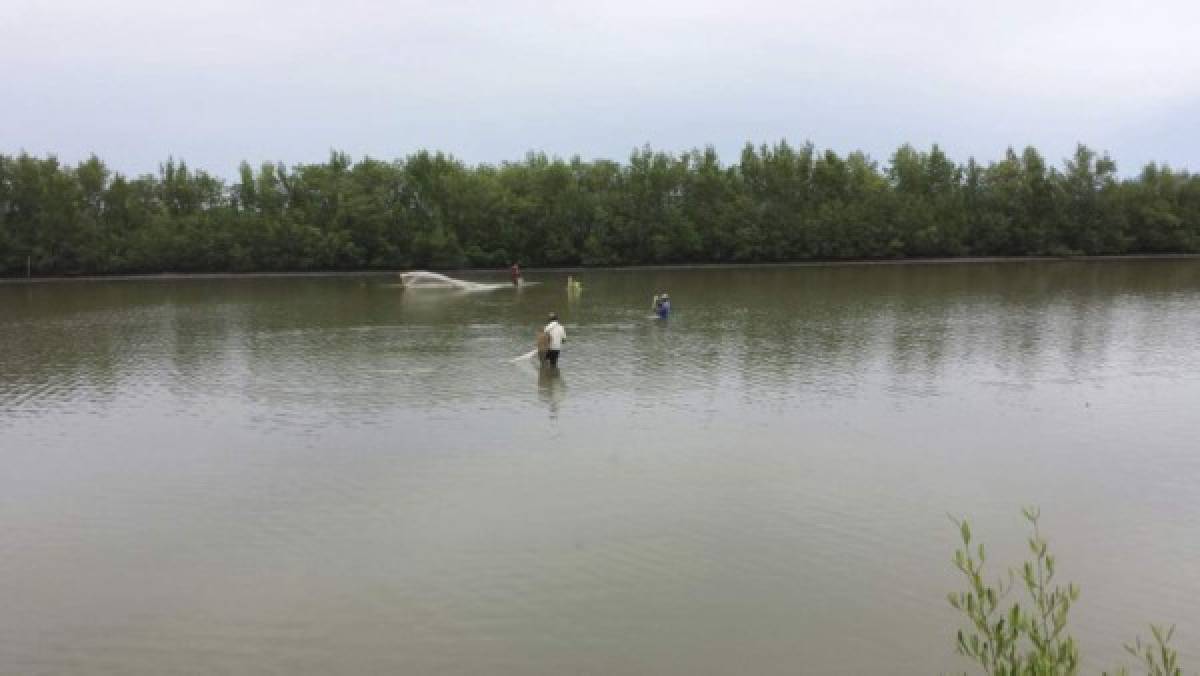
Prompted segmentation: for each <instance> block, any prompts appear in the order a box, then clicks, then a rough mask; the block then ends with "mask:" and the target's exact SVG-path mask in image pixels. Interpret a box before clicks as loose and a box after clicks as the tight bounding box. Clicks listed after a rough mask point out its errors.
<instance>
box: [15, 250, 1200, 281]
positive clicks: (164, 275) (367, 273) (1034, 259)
mask: <svg viewBox="0 0 1200 676" xmlns="http://www.w3.org/2000/svg"><path fill="white" fill-rule="evenodd" d="M1187 260H1200V254H1187V253H1184V254H1126V255H1117V256H980V257H971V256H962V257H957V258H894V259H857V260H856V259H847V260H812V261H792V262H787V263H678V264H662V265H611V266H606V265H597V266H575V267H546V268H524V271H527V272H533V273H537V272H588V271H597V272H599V271H623V270H710V269H712V270H721V269H754V268H800V267H843V266H845V267H851V266H876V265H976V264H981V263H1113V262H1123V261H1126V262H1127V261H1146V262H1155V261H1187ZM424 269H429V270H433V271H436V272H441V273H444V274H474V273H480V272H488V273H507V272H508V269H507V268H456V269H444V268H424ZM409 271H411V269H404V270H321V271H299V272H160V273H146V274H137V275H129V274H122V275H54V276H45V277H0V284H36V283H50V282H101V281H175V280H207V279H211V280H223V279H272V278H293V277H390V276H395V275H398V274H400V273H402V272H409Z"/></svg>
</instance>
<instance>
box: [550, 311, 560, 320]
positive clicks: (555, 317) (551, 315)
mask: <svg viewBox="0 0 1200 676" xmlns="http://www.w3.org/2000/svg"><path fill="white" fill-rule="evenodd" d="M550 319H558V313H557V312H551V313H550Z"/></svg>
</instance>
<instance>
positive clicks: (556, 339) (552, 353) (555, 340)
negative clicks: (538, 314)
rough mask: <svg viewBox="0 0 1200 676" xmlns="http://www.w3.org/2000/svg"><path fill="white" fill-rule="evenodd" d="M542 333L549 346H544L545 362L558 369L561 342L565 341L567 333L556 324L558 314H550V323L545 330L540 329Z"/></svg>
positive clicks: (560, 325)
mask: <svg viewBox="0 0 1200 676" xmlns="http://www.w3.org/2000/svg"><path fill="white" fill-rule="evenodd" d="M542 333H544V334H546V337H547V338H548V339H549V341H548V342H549V344H548V345H547V346H546V348H547V349H546V361H545V363H547V364H550V367H551V368H558V353H559V351H561V350H562V344H563V341H565V340H566V339H567V331H566V329H564V328H563V326H562V324H559V323H558V313H557V312H551V313H550V323H549V324H547V325H546V328H544V329H542Z"/></svg>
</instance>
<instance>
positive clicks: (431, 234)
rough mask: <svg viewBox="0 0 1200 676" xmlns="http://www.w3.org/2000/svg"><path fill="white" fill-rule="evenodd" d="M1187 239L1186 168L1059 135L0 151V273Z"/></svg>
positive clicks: (1198, 247)
mask: <svg viewBox="0 0 1200 676" xmlns="http://www.w3.org/2000/svg"><path fill="white" fill-rule="evenodd" d="M1195 251H1200V176H1197V175H1192V174H1189V173H1188V172H1186V171H1178V170H1172V169H1170V168H1168V167H1165V166H1160V165H1157V164H1150V165H1148V166H1146V167H1145V168H1144V169H1143V170H1142V171H1141V173H1140V174H1138V175H1137V176H1136V177H1129V178H1122V177H1120V176H1118V175H1117V171H1116V165H1115V163H1114V162H1113V161H1112V160H1111V159H1110V158H1109V157H1108V156H1107V155H1098V154H1097V153H1095V152H1093V151H1092V150H1090V149H1088V148H1087V147H1085V146H1082V145H1081V146H1079V147H1078V148H1077V149H1076V151H1075V153H1074V155H1073V156H1072V157H1070V158H1068V159H1066V160H1065V161H1064V162H1063V163H1062V166H1061V168H1059V167H1055V166H1052V165H1051V164H1050V163H1047V162H1046V160H1045V159H1044V158H1043V157H1042V155H1041V154H1039V153H1038V151H1037V150H1035V149H1033V148H1026V149H1025V150H1024V151H1023V152H1020V153H1017V152H1015V151H1013V150H1011V149H1010V150H1009V151H1008V152H1007V153H1006V154H1005V156H1004V158H1003V159H1001V160H999V161H996V162H992V163H989V164H987V165H983V164H980V163H977V162H976V161H975V160H973V159H972V160H970V161H968V162H966V163H965V164H959V163H956V162H953V161H951V160H950V159H949V158H948V157H947V156H946V155H945V153H944V152H942V151H941V150H940V149H939V148H938V147H937V146H936V145H935V146H933V147H932V148H931V149H929V150H928V151H921V150H917V149H914V148H913V147H911V146H907V145H906V146H903V147H901V148H900V149H899V150H897V151H896V152H895V153H894V154H893V155H892V157H891V158H890V159H889V160H888V161H887V162H886V163H885V164H880V163H878V162H876V161H873V160H871V159H870V158H869V157H867V156H866V155H864V154H862V153H857V152H856V153H850V154H849V155H846V156H844V157H843V156H839V155H838V154H836V153H834V152H831V151H824V152H818V151H816V150H815V149H814V147H813V146H812V145H811V144H806V145H802V146H800V147H794V146H791V145H789V144H787V143H786V142H782V143H778V144H776V145H762V146H753V145H747V146H746V147H745V148H744V149H743V150H742V153H741V156H740V157H739V158H738V162H737V163H736V164H733V165H725V164H722V162H721V161H720V159H719V158H718V156H717V153H716V152H715V151H714V150H713V149H712V148H708V149H705V150H693V151H690V152H686V153H682V154H671V153H664V152H657V151H654V150H652V149H650V148H643V149H638V150H636V151H634V152H633V153H632V154H631V156H630V157H629V160H628V161H627V162H625V163H618V162H613V161H607V160H595V161H584V160H581V159H579V158H578V157H576V158H572V159H570V160H563V159H557V158H550V157H547V156H546V155H544V154H535V153H531V154H529V155H528V156H526V158H525V159H524V160H523V161H520V162H510V163H503V164H500V165H489V164H481V165H477V166H469V165H467V164H464V163H463V162H461V161H458V160H456V159H455V158H453V157H451V156H448V155H445V154H442V153H434V152H418V153H416V154H413V155H410V156H409V157H406V158H404V159H402V160H396V161H392V162H386V161H381V160H376V159H371V158H364V159H361V160H359V161H353V160H351V158H350V157H348V156H347V155H346V154H345V153H341V152H333V153H331V155H330V157H329V159H328V161H326V162H324V163H319V164H301V165H297V166H293V167H286V166H283V165H282V164H270V163H268V164H263V165H261V166H259V167H252V166H250V165H248V164H243V165H242V166H241V168H240V172H239V177H238V178H237V179H236V180H234V181H225V180H222V179H220V178H217V177H215V176H214V175H212V174H209V173H206V172H204V171H200V170H195V169H193V168H191V167H189V166H188V165H187V164H186V163H184V162H177V161H174V160H168V161H167V162H166V163H165V164H163V165H162V166H161V167H160V168H159V170H158V173H157V174H153V175H143V176H138V177H130V176H124V175H121V174H120V173H116V172H113V171H111V170H110V169H108V168H107V167H106V166H105V165H104V163H103V162H102V161H101V160H100V159H98V158H96V157H92V158H90V159H88V160H87V161H85V162H82V163H79V164H77V165H74V166H71V165H67V164H64V163H62V162H60V161H58V160H57V159H56V158H55V157H52V156H51V157H35V156H30V155H27V154H20V155H17V156H5V155H0V275H8V276H12V275H24V274H26V272H27V266H28V269H29V270H30V271H31V272H32V273H33V274H35V275H37V274H42V275H47V274H81V273H100V274H104V273H150V272H165V271H172V272H201V271H203V272H223V271H260V270H261V271H285V270H355V269H373V268H380V269H383V268H388V269H395V268H411V267H430V268H455V267H493V266H503V265H507V264H509V263H511V262H513V261H519V262H520V263H522V264H523V265H533V266H546V265H564V266H565V265H614V264H651V263H718V262H720V263H724V262H747V263H749V262H772V261H796V260H807V259H847V258H899V257H926V256H1023V255H1055V256H1058V255H1077V254H1124V253H1164V252H1195Z"/></svg>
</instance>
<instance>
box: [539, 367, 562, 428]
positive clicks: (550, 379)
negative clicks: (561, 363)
mask: <svg viewBox="0 0 1200 676" xmlns="http://www.w3.org/2000/svg"><path fill="white" fill-rule="evenodd" d="M538 396H539V397H540V398H541V400H542V401H543V402H545V403H546V406H547V408H549V409H550V417H551V418H557V417H558V406H559V404H561V403H562V401H563V399H564V398H566V396H567V386H566V384H564V383H563V377H562V371H561V370H559V369H557V368H554V367H550V366H543V367H541V368H539V369H538Z"/></svg>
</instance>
